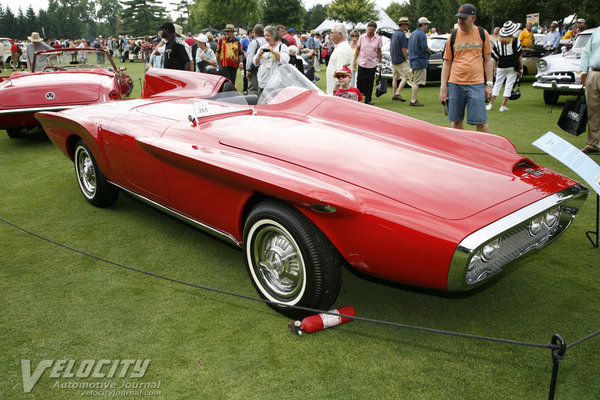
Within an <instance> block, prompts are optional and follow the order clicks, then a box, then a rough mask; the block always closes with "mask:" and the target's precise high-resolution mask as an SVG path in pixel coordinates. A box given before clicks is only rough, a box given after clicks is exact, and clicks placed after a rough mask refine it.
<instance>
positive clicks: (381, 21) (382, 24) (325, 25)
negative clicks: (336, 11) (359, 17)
mask: <svg viewBox="0 0 600 400" xmlns="http://www.w3.org/2000/svg"><path fill="white" fill-rule="evenodd" d="M375 9H376V10H377V12H378V13H379V18H378V19H377V21H375V22H377V29H388V30H389V29H391V30H396V29H397V28H398V24H396V23H395V22H394V21H393V20H392V19H391V18H390V16H389V15H387V13H386V12H385V11H384V10H383V8H381V7H379V6H377V5H376V6H375ZM336 22H337V21H334V20H331V19H326V20H325V21H323V22H321V24H320V25H319V26H317V27H316V28H315V31H316V32H319V33H323V32H327V31H330V30H331V28H332V27H333V24H334V23H336ZM344 25H346V29H347V30H351V29H357V30H359V31H364V30H366V29H367V24H364V23H360V24H357V25H352V23H350V22H344Z"/></svg>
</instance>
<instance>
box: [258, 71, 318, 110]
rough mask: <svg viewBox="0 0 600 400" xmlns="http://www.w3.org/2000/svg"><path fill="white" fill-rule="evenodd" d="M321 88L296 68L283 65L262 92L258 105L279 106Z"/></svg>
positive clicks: (274, 73)
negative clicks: (301, 94) (306, 92)
mask: <svg viewBox="0 0 600 400" xmlns="http://www.w3.org/2000/svg"><path fill="white" fill-rule="evenodd" d="M313 89H317V90H319V88H318V87H317V86H316V85H315V84H314V83H312V82H311V81H309V80H308V78H307V77H305V76H304V75H303V74H302V73H300V71H298V69H297V68H296V67H293V66H292V65H290V64H283V65H281V66H280V67H279V68H277V70H275V71H274V72H273V74H272V75H271V77H270V78H269V82H268V83H267V85H266V86H265V88H264V90H263V91H262V93H261V95H260V98H259V99H258V104H278V103H282V102H284V101H287V100H289V99H291V98H292V97H296V96H298V95H299V94H300V93H303V92H305V91H307V90H313Z"/></svg>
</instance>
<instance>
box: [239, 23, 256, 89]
mask: <svg viewBox="0 0 600 400" xmlns="http://www.w3.org/2000/svg"><path fill="white" fill-rule="evenodd" d="M252 39H254V33H253V32H252V30H249V31H248V36H244V38H243V39H242V40H241V42H240V44H241V45H242V52H243V59H244V75H243V77H244V79H243V82H244V87H243V92H244V94H248V78H247V77H246V71H247V70H248V68H250V63H251V62H252V61H249V60H248V58H247V57H246V53H247V52H248V46H249V45H250V42H251V41H252Z"/></svg>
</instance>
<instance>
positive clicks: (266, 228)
mask: <svg viewBox="0 0 600 400" xmlns="http://www.w3.org/2000/svg"><path fill="white" fill-rule="evenodd" d="M244 253H245V257H244V258H245V262H246V267H247V268H248V273H249V275H250V278H251V279H252V283H253V284H254V286H255V287H256V289H257V291H258V292H259V293H260V295H261V297H262V298H264V299H266V300H270V301H272V302H276V303H269V305H270V306H271V307H272V308H274V309H275V310H276V311H278V312H280V313H282V314H285V315H287V316H289V317H292V318H301V317H303V316H306V315H309V314H312V313H310V312H306V311H302V310H298V309H294V308H290V307H289V306H302V307H308V308H315V309H320V310H325V309H328V308H329V307H330V306H331V305H332V304H333V302H334V301H335V299H336V298H337V296H338V293H339V290H340V286H341V271H340V255H339V253H338V252H337V250H336V249H335V247H334V246H333V245H332V244H331V242H330V241H329V239H327V237H326V236H325V235H324V234H323V233H322V232H321V231H320V230H319V229H318V228H317V227H316V226H315V225H314V224H313V223H312V222H311V221H310V220H309V219H308V218H307V217H306V216H305V215H303V214H302V213H301V212H300V211H298V210H297V209H296V208H294V207H292V206H291V205H288V204H284V203H281V202H278V201H274V200H268V201H265V202H263V203H260V204H259V205H258V206H256V207H255V208H254V209H253V210H252V211H251V212H250V214H249V215H248V218H247V220H246V223H245V225H244Z"/></svg>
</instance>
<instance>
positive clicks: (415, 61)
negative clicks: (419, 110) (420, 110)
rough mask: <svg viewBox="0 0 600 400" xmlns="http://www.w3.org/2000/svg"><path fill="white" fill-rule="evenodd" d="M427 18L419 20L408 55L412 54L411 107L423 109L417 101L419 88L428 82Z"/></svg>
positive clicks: (412, 34)
mask: <svg viewBox="0 0 600 400" xmlns="http://www.w3.org/2000/svg"><path fill="white" fill-rule="evenodd" d="M430 23H431V22H429V20H428V19H427V18H425V17H421V18H419V21H418V26H417V29H415V31H414V32H413V33H411V35H410V39H409V40H408V54H410V69H412V80H411V84H412V94H411V98H410V105H411V106H413V107H423V104H421V103H419V100H417V94H418V93H419V86H425V83H426V80H427V63H428V62H429V51H430V50H429V48H428V47H427V35H426V34H425V31H426V30H427V26H428V25H429V24H430Z"/></svg>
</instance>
